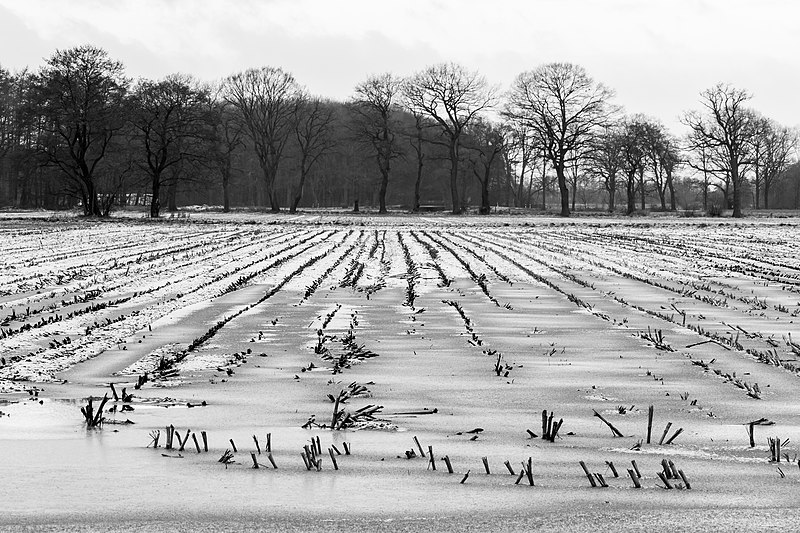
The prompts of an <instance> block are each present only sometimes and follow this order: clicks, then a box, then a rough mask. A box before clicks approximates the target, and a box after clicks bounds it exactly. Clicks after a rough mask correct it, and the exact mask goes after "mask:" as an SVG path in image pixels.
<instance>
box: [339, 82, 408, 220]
mask: <svg viewBox="0 0 800 533" xmlns="http://www.w3.org/2000/svg"><path fill="white" fill-rule="evenodd" d="M402 86H403V81H402V80H401V79H400V78H398V77H397V76H395V75H393V74H390V73H386V74H380V75H377V76H370V77H369V78H367V79H366V80H365V81H363V82H361V83H359V84H358V85H357V86H356V89H355V95H354V97H353V99H352V100H351V102H350V109H351V110H352V111H353V114H354V117H355V136H356V139H358V140H359V141H361V142H363V143H365V144H367V145H369V146H370V147H371V149H372V152H373V154H374V157H375V162H376V163H377V165H378V170H379V171H380V173H381V182H380V187H379V191H378V203H379V204H380V206H379V212H380V213H386V191H387V190H388V186H389V176H390V174H391V168H392V160H394V159H395V158H397V157H398V156H400V154H401V151H400V143H399V140H398V128H399V126H398V124H397V120H396V117H395V115H396V114H397V111H398V109H399V106H400V102H399V100H400V96H401V90H402Z"/></svg>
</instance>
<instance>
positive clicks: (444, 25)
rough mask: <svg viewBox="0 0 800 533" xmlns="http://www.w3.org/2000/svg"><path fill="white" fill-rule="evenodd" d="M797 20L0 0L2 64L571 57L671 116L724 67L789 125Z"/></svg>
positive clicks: (655, 9)
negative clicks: (62, 58)
mask: <svg viewBox="0 0 800 533" xmlns="http://www.w3.org/2000/svg"><path fill="white" fill-rule="evenodd" d="M798 21H800V2H797V1H795V0H527V1H525V0H519V1H516V0H492V1H491V2H490V1H488V0H483V1H479V0H405V1H399V0H69V1H67V0H0V65H2V66H3V67H5V68H7V69H10V70H18V69H21V68H23V67H25V66H29V67H31V68H34V69H36V68H38V67H39V66H40V65H41V64H42V62H43V58H45V57H47V56H49V55H50V54H52V52H53V51H54V50H56V49H63V48H68V47H71V46H75V45H78V44H83V43H92V44H95V45H97V46H100V47H103V48H105V49H106V50H107V51H108V52H109V53H110V54H111V56H112V57H114V58H116V59H119V60H121V61H122V62H123V63H124V64H125V66H126V68H127V72H128V75H129V76H131V77H133V78H137V77H148V78H161V77H163V76H165V75H167V74H170V73H174V72H183V73H189V74H194V75H195V76H197V77H199V78H201V79H205V80H209V81H210V80H214V79H218V78H221V77H224V76H226V75H228V74H232V73H234V72H237V71H240V70H243V69H245V68H248V67H255V66H264V65H269V66H280V67H282V68H284V69H285V70H288V71H289V72H291V73H292V74H294V75H295V77H296V78H297V80H298V81H299V82H300V83H302V84H304V85H305V86H306V87H308V89H309V90H310V91H311V92H313V93H316V94H320V95H322V96H326V97H331V98H337V99H345V98H347V97H348V96H349V95H350V94H351V92H352V88H353V86H354V85H355V84H356V83H358V82H360V81H362V80H363V79H364V78H366V76H368V75H369V74H372V73H380V72H386V71H391V72H394V73H396V74H400V75H406V74H411V73H413V72H414V71H416V70H420V69H422V68H424V67H425V66H427V65H430V64H432V63H437V62H441V61H455V62H457V63H461V64H463V65H465V66H467V67H469V68H472V69H478V70H480V71H481V72H482V73H483V74H485V75H486V77H487V78H488V79H489V81H490V82H492V83H495V84H498V85H500V86H501V87H503V88H506V87H508V85H509V84H510V83H511V81H512V80H513V79H514V77H515V76H516V75H517V74H519V73H520V72H522V71H525V70H531V69H534V68H536V67H537V66H538V65H540V64H543V63H548V62H553V61H567V62H573V63H578V64H580V65H583V66H584V67H585V68H586V69H587V70H588V72H589V74H590V75H591V76H592V77H594V78H595V79H596V80H598V81H602V82H603V83H605V84H606V85H608V86H609V87H611V88H613V89H614V90H615V91H616V92H617V98H616V102H617V103H618V104H621V105H623V106H624V107H625V109H626V110H627V111H628V112H631V113H634V112H640V113H645V114H647V115H651V116H653V117H656V118H658V119H660V120H662V121H663V122H664V123H665V124H667V125H668V126H670V127H671V128H674V129H676V130H677V129H678V128H679V125H678V116H679V115H680V114H681V113H682V112H683V111H685V110H687V109H691V108H696V107H698V94H699V92H700V91H701V90H702V89H705V88H707V87H710V86H712V85H714V84H715V83H717V82H720V81H724V82H729V83H732V84H734V85H735V86H737V87H740V88H744V89H747V90H748V91H750V92H751V93H752V94H753V95H754V98H753V100H752V106H753V107H755V108H756V109H758V110H760V111H761V112H762V113H763V114H765V115H767V116H770V117H772V118H774V119H776V120H778V121H780V122H782V123H784V124H786V125H790V126H800V25H798ZM678 132H679V131H676V133H678Z"/></svg>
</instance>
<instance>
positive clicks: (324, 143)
mask: <svg viewBox="0 0 800 533" xmlns="http://www.w3.org/2000/svg"><path fill="white" fill-rule="evenodd" d="M334 119H335V113H334V109H333V107H332V106H331V105H329V103H327V102H324V101H323V100H321V99H320V98H305V99H303V102H302V103H301V105H300V108H299V110H298V113H297V123H296V125H295V130H294V136H295V139H296V140H297V147H298V151H299V156H300V161H299V165H300V181H299V183H298V184H297V189H296V190H295V196H294V199H293V200H292V206H291V207H290V208H289V212H290V213H296V212H297V206H298V205H300V201H301V200H302V199H303V189H304V187H305V184H306V178H307V177H308V175H309V173H310V172H311V169H312V168H313V167H314V165H316V164H317V163H318V162H319V160H320V159H321V158H322V157H323V156H325V154H327V153H329V152H330V151H331V150H332V149H333V147H334V141H333V138H332V137H331V129H332V128H333V122H334ZM384 194H385V190H384Z"/></svg>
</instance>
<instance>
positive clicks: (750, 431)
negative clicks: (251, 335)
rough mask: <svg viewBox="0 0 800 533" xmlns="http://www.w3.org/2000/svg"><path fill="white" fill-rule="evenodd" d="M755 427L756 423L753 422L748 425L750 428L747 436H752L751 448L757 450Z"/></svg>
mask: <svg viewBox="0 0 800 533" xmlns="http://www.w3.org/2000/svg"><path fill="white" fill-rule="evenodd" d="M753 426H755V423H753V422H750V424H748V426H747V428H748V430H747V434H748V435H749V436H750V447H751V448H755V447H756V441H755V438H754V436H753Z"/></svg>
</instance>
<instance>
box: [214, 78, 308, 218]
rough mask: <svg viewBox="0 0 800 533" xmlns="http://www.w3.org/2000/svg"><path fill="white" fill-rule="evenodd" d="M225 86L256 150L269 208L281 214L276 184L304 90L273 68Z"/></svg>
mask: <svg viewBox="0 0 800 533" xmlns="http://www.w3.org/2000/svg"><path fill="white" fill-rule="evenodd" d="M225 86H226V99H227V100H228V101H229V102H230V103H231V104H233V105H234V106H235V107H236V108H237V109H238V110H239V113H240V114H241V116H242V120H243V121H244V124H245V126H246V131H247V133H248V136H249V137H250V140H251V141H252V143H253V146H254V147H255V151H256V155H257V156H258V161H259V164H260V166H261V171H262V173H263V176H264V186H265V188H266V194H267V197H268V198H269V202H270V208H271V209H272V211H273V212H277V211H280V203H279V202H278V197H277V195H276V194H275V181H276V179H277V177H278V169H279V167H280V163H281V159H282V156H283V150H284V148H285V147H286V142H287V140H288V139H289V137H290V135H291V134H292V132H293V131H294V125H295V120H296V119H295V116H296V114H297V110H298V107H299V104H300V101H301V96H302V90H301V88H300V86H299V85H298V83H297V82H296V81H295V79H294V77H293V76H292V75H291V74H289V73H288V72H284V71H283V70H282V69H280V68H273V67H262V68H260V69H255V68H251V69H248V70H246V71H244V72H241V73H239V74H234V75H233V76H231V77H229V78H228V79H227V80H226V84H225Z"/></svg>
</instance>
